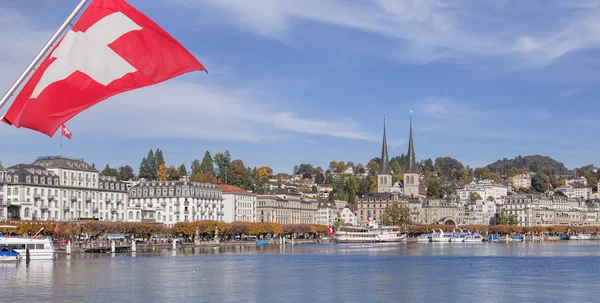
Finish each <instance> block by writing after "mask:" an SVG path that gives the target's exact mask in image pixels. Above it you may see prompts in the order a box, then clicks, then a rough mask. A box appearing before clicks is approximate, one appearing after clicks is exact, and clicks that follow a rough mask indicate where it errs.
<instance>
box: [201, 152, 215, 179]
mask: <svg viewBox="0 0 600 303" xmlns="http://www.w3.org/2000/svg"><path fill="white" fill-rule="evenodd" d="M200 170H201V171H202V172H203V173H210V174H211V175H213V176H214V175H215V164H214V163H213V159H212V156H211V155H210V152H209V151H206V152H205V153H204V158H203V159H202V164H200Z"/></svg>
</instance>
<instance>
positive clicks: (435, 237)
mask: <svg viewBox="0 0 600 303" xmlns="http://www.w3.org/2000/svg"><path fill="white" fill-rule="evenodd" d="M453 235H454V234H453V233H449V232H448V233H447V232H444V231H442V230H441V229H440V232H434V233H433V234H432V235H431V242H441V243H446V242H450V238H452V236H453Z"/></svg>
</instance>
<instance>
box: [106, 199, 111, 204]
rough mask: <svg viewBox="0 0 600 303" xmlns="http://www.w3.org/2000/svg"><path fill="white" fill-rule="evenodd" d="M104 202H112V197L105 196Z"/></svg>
mask: <svg viewBox="0 0 600 303" xmlns="http://www.w3.org/2000/svg"><path fill="white" fill-rule="evenodd" d="M104 203H106V204H108V203H112V199H111V198H106V199H105V200H104Z"/></svg>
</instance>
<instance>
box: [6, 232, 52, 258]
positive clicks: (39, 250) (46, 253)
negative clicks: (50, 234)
mask: <svg viewBox="0 0 600 303" xmlns="http://www.w3.org/2000/svg"><path fill="white" fill-rule="evenodd" d="M0 228H2V229H15V228H16V226H0ZM2 248H10V249H12V250H14V251H16V252H18V253H19V254H20V255H21V258H23V259H25V258H26V256H27V250H29V260H53V259H54V254H55V253H56V251H55V249H54V244H53V243H52V239H51V238H37V237H35V238H20V237H10V236H9V237H5V236H2V237H0V249H2Z"/></svg>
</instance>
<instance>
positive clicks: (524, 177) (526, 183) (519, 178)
mask: <svg viewBox="0 0 600 303" xmlns="http://www.w3.org/2000/svg"><path fill="white" fill-rule="evenodd" d="M511 181H512V184H513V187H514V188H515V190H517V189H519V188H531V178H530V177H529V174H520V175H516V176H513V177H512V178H511Z"/></svg>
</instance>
